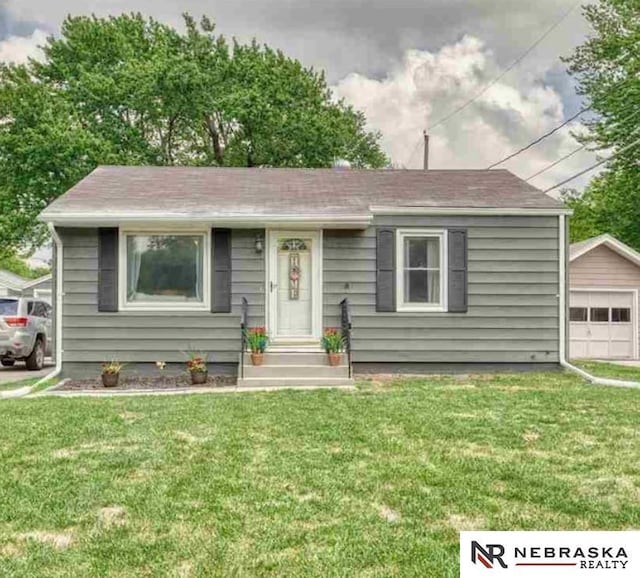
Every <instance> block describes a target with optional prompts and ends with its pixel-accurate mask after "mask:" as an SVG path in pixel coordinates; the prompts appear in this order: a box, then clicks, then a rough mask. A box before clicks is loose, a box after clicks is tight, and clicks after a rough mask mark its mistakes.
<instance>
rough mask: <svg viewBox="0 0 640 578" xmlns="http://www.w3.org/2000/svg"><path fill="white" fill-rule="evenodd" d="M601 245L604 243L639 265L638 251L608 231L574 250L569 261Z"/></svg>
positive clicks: (639, 254)
mask: <svg viewBox="0 0 640 578" xmlns="http://www.w3.org/2000/svg"><path fill="white" fill-rule="evenodd" d="M601 245H605V246H606V247H608V248H609V249H611V250H612V251H613V252H614V253H617V254H618V255H620V256H621V257H624V258H625V259H627V260H628V261H631V262H632V263H634V264H635V265H637V266H639V267H640V253H638V252H637V251H635V250H634V249H632V248H631V247H629V246H628V245H625V244H624V243H623V242H622V241H619V240H618V239H616V238H615V237H613V236H611V235H609V234H608V233H605V234H604V235H600V236H598V237H594V238H593V239H590V240H589V241H587V242H586V243H585V245H584V246H583V247H581V248H580V250H579V251H576V252H575V253H573V254H571V255H570V256H569V262H573V261H575V260H576V259H578V258H580V257H582V256H583V255H586V254H587V253H589V252H591V251H593V250H594V249H596V248H597V247H600V246H601Z"/></svg>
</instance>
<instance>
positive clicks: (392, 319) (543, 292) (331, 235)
mask: <svg viewBox="0 0 640 578" xmlns="http://www.w3.org/2000/svg"><path fill="white" fill-rule="evenodd" d="M375 226H391V227H424V228H447V227H465V228H467V230H468V244H469V255H468V257H469V264H468V276H469V309H468V312H467V313H430V314H420V313H398V312H396V313H379V312H376V308H375V299H376V286H375V277H376V237H375V228H374V227H375ZM374 227H371V228H369V229H367V230H365V231H325V232H324V247H323V249H324V251H323V257H324V324H325V326H337V325H339V306H338V304H339V302H340V301H341V300H342V299H343V298H344V297H348V298H349V300H350V301H351V305H352V313H353V326H354V328H353V361H354V362H356V363H369V362H380V363H384V362H405V363H419V362H432V363H458V362H465V363H478V362H480V363H555V362H557V361H558V358H559V355H558V350H559V303H558V291H559V268H558V267H559V259H558V218H557V217H486V216H482V217H480V216H478V217H401V216H396V217H391V216H383V217H378V218H376V220H375V222H374Z"/></svg>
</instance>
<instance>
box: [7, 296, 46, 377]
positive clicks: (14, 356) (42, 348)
mask: <svg viewBox="0 0 640 578" xmlns="http://www.w3.org/2000/svg"><path fill="white" fill-rule="evenodd" d="M50 354H51V305H49V304H48V303H47V302H46V301H41V300H39V299H30V298H25V297H20V298H19V297H0V363H2V365H4V366H8V367H10V366H12V365H14V364H15V362H16V361H24V362H26V365H27V369H42V368H43V367H44V358H45V355H50Z"/></svg>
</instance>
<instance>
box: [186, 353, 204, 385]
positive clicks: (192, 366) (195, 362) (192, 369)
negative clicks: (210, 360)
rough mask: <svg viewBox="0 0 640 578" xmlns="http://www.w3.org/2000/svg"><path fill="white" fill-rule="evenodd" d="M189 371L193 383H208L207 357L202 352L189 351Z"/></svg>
mask: <svg viewBox="0 0 640 578" xmlns="http://www.w3.org/2000/svg"><path fill="white" fill-rule="evenodd" d="M187 371H188V372H189V375H190V376H191V384H192V385H201V384H203V383H207V377H208V375H209V372H208V371H207V358H206V357H205V356H204V355H202V354H201V353H196V352H191V353H189V359H187Z"/></svg>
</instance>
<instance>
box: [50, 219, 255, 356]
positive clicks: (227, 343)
mask: <svg viewBox="0 0 640 578" xmlns="http://www.w3.org/2000/svg"><path fill="white" fill-rule="evenodd" d="M59 233H60V236H61V237H62V242H63V263H64V268H63V285H64V296H63V301H64V303H63V327H62V333H63V338H62V348H63V356H62V359H63V362H67V363H81V362H90V363H99V362H102V361H104V360H109V359H117V360H119V361H123V362H143V363H144V362H155V361H166V362H182V361H184V360H185V352H186V351H187V350H190V349H193V350H198V351H205V352H209V361H211V362H213V363H235V362H237V361H238V353H239V350H240V303H241V300H242V297H246V298H247V300H248V301H249V304H250V305H249V313H250V323H252V324H260V325H262V324H264V255H259V254H257V253H256V251H255V237H256V233H257V231H255V230H240V229H238V230H234V231H233V232H232V242H231V243H232V249H231V258H232V268H233V274H232V312H231V313H211V312H209V311H180V312H156V311H154V312H146V311H145V312H131V311H128V312H125V311H118V312H114V313H104V312H98V233H97V229H86V228H84V229H81V228H63V229H60V230H59Z"/></svg>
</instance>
